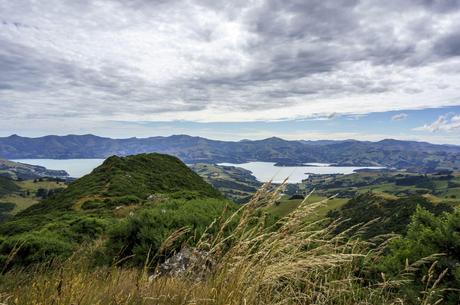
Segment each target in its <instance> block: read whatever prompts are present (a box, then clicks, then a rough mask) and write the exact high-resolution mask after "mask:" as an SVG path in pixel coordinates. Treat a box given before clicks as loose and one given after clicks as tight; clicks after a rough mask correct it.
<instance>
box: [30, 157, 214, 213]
mask: <svg viewBox="0 0 460 305" xmlns="http://www.w3.org/2000/svg"><path fill="white" fill-rule="evenodd" d="M158 196H167V197H170V198H203V197H207V198H222V195H221V194H220V193H219V192H218V191H217V190H215V189H214V188H213V187H212V186H211V185H210V184H208V183H206V182H205V181H203V179H201V177H200V176H199V175H198V174H196V173H194V172H193V171H192V170H190V169H189V168H188V167H187V166H186V165H185V164H184V163H182V162H181V161H180V160H179V159H178V158H176V157H173V156H168V155H162V154H156V153H154V154H140V155H135V156H128V157H117V156H112V157H110V158H108V159H107V160H105V161H104V163H103V164H102V165H101V166H99V167H97V168H96V169H94V170H93V172H92V173H91V174H89V175H86V176H84V177H82V178H80V179H78V180H76V181H75V182H73V183H71V184H70V185H69V187H68V188H67V190H66V191H65V192H63V193H61V194H59V195H58V196H56V197H54V198H50V199H49V200H46V201H43V202H42V203H40V204H37V205H35V206H33V207H31V208H30V209H28V210H26V211H24V212H23V213H22V214H23V215H34V214H37V213H44V212H50V211H56V210H61V211H62V210H79V209H81V208H83V209H84V208H85V207H88V206H91V203H93V206H94V207H96V206H98V207H115V206H119V205H126V204H129V203H139V202H142V201H145V200H147V199H148V198H149V197H150V198H151V199H152V198H154V197H158Z"/></svg>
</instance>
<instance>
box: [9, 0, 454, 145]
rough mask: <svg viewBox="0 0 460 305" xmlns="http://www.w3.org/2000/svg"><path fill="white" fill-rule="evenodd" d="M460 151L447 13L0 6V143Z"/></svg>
mask: <svg viewBox="0 0 460 305" xmlns="http://www.w3.org/2000/svg"><path fill="white" fill-rule="evenodd" d="M86 133H93V134H97V135H101V136H110V137H116V138H121V137H134V136H137V137H148V136H157V135H171V134H190V135H198V136H204V137H208V138H213V139H225V140H239V139H260V138H266V137H271V136H278V137H282V138H287V139H307V140H308V139H311V140H316V139H351V138H353V139H360V140H373V141H374V140H380V139H384V138H396V139H409V140H419V141H429V142H433V143H449V144H459V145H460V0H386V1H381V0H361V1H359V0H309V1H305V0H257V1H252V0H244V1H240V0H232V1H219V0H202V1H198V0H182V1H178V0H93V1H89V0H79V1H75V0H46V1H33V0H15V1H10V0H0V136H8V135H10V134H19V135H23V136H42V135H46V134H59V135H64V134H86Z"/></svg>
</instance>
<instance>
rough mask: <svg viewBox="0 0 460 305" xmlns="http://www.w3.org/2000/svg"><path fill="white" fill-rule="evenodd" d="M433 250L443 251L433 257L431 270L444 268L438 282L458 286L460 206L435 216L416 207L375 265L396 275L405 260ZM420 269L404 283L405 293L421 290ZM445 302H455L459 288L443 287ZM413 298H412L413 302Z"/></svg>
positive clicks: (426, 254) (459, 293) (456, 302)
mask: <svg viewBox="0 0 460 305" xmlns="http://www.w3.org/2000/svg"><path fill="white" fill-rule="evenodd" d="M433 254H443V255H442V256H440V257H439V258H437V260H438V263H437V265H436V268H435V270H436V271H437V272H436V274H440V273H441V272H442V271H443V270H445V269H448V271H447V274H446V276H445V277H444V278H443V280H442V282H441V283H440V285H441V287H444V288H459V287H460V210H458V209H457V210H455V211H454V212H453V213H445V214H442V215H440V216H435V215H434V214H432V213H430V212H429V211H427V210H425V209H423V208H418V209H417V211H416V212H415V214H414V215H413V216H412V221H411V223H410V224H409V226H408V230H407V234H406V235H405V236H404V237H401V238H398V239H395V240H394V241H392V242H391V244H390V252H389V253H388V254H387V255H386V256H385V257H384V258H383V262H382V263H381V264H380V265H379V266H378V269H379V271H380V272H385V273H388V274H392V275H397V274H399V273H401V270H404V268H405V266H406V264H412V263H414V262H416V261H417V260H420V259H422V258H424V257H428V256H430V255H433ZM427 269H428V267H426V268H422V269H420V271H419V273H418V274H417V276H416V278H418V279H419V280H418V281H415V283H414V285H411V286H408V287H406V289H408V291H406V293H405V294H406V295H414V294H416V292H418V291H420V290H422V288H423V287H422V283H421V282H420V279H421V278H422V276H423V274H424V273H425V272H426V270H427ZM444 298H445V300H446V304H452V305H454V304H458V302H459V300H460V291H445V293H444ZM415 302H416V301H415V300H414V303H415Z"/></svg>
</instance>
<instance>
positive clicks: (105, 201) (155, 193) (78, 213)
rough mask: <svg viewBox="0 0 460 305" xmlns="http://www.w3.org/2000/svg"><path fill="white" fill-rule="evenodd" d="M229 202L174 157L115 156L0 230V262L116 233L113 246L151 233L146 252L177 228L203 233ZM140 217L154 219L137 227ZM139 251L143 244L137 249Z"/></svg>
mask: <svg viewBox="0 0 460 305" xmlns="http://www.w3.org/2000/svg"><path fill="white" fill-rule="evenodd" d="M229 204H230V205H231V203H230V202H228V201H227V200H225V199H224V197H223V196H222V195H221V193H220V192H219V191H217V190H216V189H214V188H213V187H212V186H211V185H210V184H208V183H206V182H205V181H204V180H203V179H202V178H201V177H200V176H199V175H198V174H196V173H194V172H193V171H192V170H191V169H189V168H188V167H187V166H186V165H185V164H184V163H182V162H181V161H180V160H179V159H178V158H176V157H173V156H168V155H162V154H157V153H153V154H140V155H134V156H127V157H117V156H112V157H110V158H108V159H107V160H105V162H104V163H103V164H102V165H100V166H99V167H97V168H96V169H94V170H93V171H92V172H91V173H90V174H88V175H86V176H84V177H82V178H80V179H77V180H75V181H74V182H72V183H71V184H70V185H69V186H68V187H67V188H66V189H65V190H63V191H62V192H59V193H57V194H55V195H53V196H51V197H50V198H48V199H45V200H42V201H41V202H40V203H37V204H35V205H33V206H31V207H29V208H27V209H25V210H23V211H22V212H19V213H18V214H16V215H15V216H13V217H11V218H10V219H9V220H7V221H6V222H4V223H2V224H0V264H1V263H2V261H3V262H5V261H7V260H8V255H9V254H10V253H11V252H12V251H16V250H15V249H16V247H17V246H18V245H20V249H19V250H18V251H17V253H16V256H15V259H14V260H13V261H12V262H11V263H12V264H19V265H27V264H30V263H36V262H43V261H47V260H50V259H52V258H54V257H67V256H69V255H71V254H72V253H73V252H74V251H75V250H76V249H78V247H79V246H81V244H82V243H85V242H92V241H94V240H95V239H97V238H99V237H101V236H102V237H104V236H106V237H109V238H110V236H111V234H114V233H111V232H114V230H115V229H116V228H118V229H117V230H115V231H116V232H117V234H118V235H116V236H118V237H117V238H113V237H112V238H111V239H110V241H109V242H111V243H113V242H114V241H115V240H119V239H123V236H129V237H128V239H130V240H131V241H137V242H139V240H144V239H142V238H141V237H140V236H138V234H141V233H142V232H144V233H145V232H147V231H148V232H151V234H149V235H148V239H147V240H148V242H147V241H146V242H145V243H147V244H148V246H146V247H147V248H146V249H147V250H148V249H149V247H154V248H155V247H158V245H159V243H160V242H161V240H163V239H164V238H166V237H167V236H169V234H171V232H172V231H174V230H177V228H178V227H190V228H191V229H193V230H204V228H206V226H207V225H209V224H210V223H211V222H212V221H213V220H214V219H215V218H217V217H218V216H219V215H221V213H222V211H223V210H224V209H225V208H226V207H227V206H228V205H229ZM142 215H149V217H148V218H149V219H150V221H149V222H148V223H144V222H142V223H141V224H139V226H138V225H137V222H136V221H137V220H136V219H139V218H142V217H143V216H142ZM120 228H121V229H120ZM128 232H129V234H128ZM127 234H128V235H127ZM136 245H137V244H136ZM141 246H144V242H142V243H141V245H139V246H136V247H141ZM136 247H135V246H133V249H137V248H136ZM111 248H112V249H113V245H112V247H111ZM142 249H143V248H142ZM136 251H138V250H136ZM136 254H137V256H136V258H137V257H143V255H146V254H144V253H143V252H142V251H140V252H139V251H138V252H136Z"/></svg>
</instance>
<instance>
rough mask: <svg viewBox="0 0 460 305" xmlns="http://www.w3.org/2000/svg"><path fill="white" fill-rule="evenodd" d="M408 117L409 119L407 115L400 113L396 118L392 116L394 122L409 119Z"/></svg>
mask: <svg viewBox="0 0 460 305" xmlns="http://www.w3.org/2000/svg"><path fill="white" fill-rule="evenodd" d="M407 117H408V115H407V113H399V114H395V115H394V116H392V117H391V120H392V121H402V120H405V119H407Z"/></svg>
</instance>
